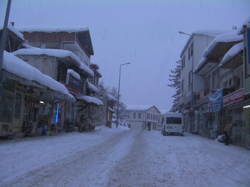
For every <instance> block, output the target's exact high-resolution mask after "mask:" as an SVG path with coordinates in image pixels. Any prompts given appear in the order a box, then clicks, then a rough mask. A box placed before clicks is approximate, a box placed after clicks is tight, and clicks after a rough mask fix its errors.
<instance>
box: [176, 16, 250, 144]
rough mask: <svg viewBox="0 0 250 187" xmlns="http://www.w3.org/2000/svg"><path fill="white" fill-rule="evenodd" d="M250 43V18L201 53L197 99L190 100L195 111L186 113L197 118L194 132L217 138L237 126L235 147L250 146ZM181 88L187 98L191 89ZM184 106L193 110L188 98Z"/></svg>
mask: <svg viewBox="0 0 250 187" xmlns="http://www.w3.org/2000/svg"><path fill="white" fill-rule="evenodd" d="M191 37H194V35H192V36H191ZM249 41H250V18H248V19H247V20H246V22H244V24H243V27H242V28H240V29H238V31H237V32H236V31H231V32H227V33H224V34H220V35H217V36H216V37H215V38H214V39H212V41H210V43H209V45H207V47H205V48H204V49H203V51H201V53H200V55H201V56H200V57H199V58H200V59H199V58H198V59H197V60H198V63H197V64H196V63H194V66H193V68H192V69H193V71H192V73H194V75H193V78H191V79H193V81H189V82H193V86H192V89H190V90H193V91H192V92H191V93H193V96H194V97H191V98H193V99H192V102H191V101H190V103H191V104H192V105H191V106H192V110H189V111H186V113H187V114H189V115H190V116H192V117H193V121H192V120H190V123H191V124H193V125H191V129H192V130H191V131H190V132H194V131H196V130H197V132H198V133H199V134H203V135H205V136H207V137H209V138H215V137H217V135H220V134H223V129H224V127H225V125H226V124H228V123H236V126H235V127H234V128H233V138H232V141H233V144H235V145H239V146H244V147H249V146H250V105H249V104H250V100H249V98H250V89H248V88H250V82H249V80H250V79H249V77H250V73H249V72H250V70H249V69H250V68H249V67H250V66H249V64H250V63H249V54H250V53H249ZM193 45H195V42H194V43H193ZM183 62H184V63H185V61H183ZM193 62H195V58H194V61H193ZM184 66H185V65H184ZM192 73H191V74H192ZM182 79H187V80H189V79H190V76H189V75H188V74H187V73H186V74H185V73H182ZM197 80H198V81H197ZM195 81H196V82H195ZM181 87H182V90H183V92H182V94H183V97H184V98H185V94H186V92H185V91H186V90H188V89H187V87H185V81H183V84H182V85H181ZM180 103H181V104H182V106H183V107H185V106H188V107H190V105H188V102H186V103H185V100H184V99H183V100H182V101H180ZM187 109H188V108H186V110H187ZM182 111H185V108H184V109H183V110H182Z"/></svg>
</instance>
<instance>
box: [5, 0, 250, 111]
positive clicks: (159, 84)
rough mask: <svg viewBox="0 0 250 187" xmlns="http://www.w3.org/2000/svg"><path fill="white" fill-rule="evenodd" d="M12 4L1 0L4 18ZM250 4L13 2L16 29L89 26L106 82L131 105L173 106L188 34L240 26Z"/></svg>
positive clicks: (236, 0) (219, 0) (227, 0)
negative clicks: (173, 79) (174, 73)
mask: <svg viewBox="0 0 250 187" xmlns="http://www.w3.org/2000/svg"><path fill="white" fill-rule="evenodd" d="M6 4H7V0H0V7H1V8H0V11H1V12H0V16H1V19H2V20H3V19H4V14H3V13H4V11H5V9H4V8H3V7H6ZM249 10H250V1H249V0H209V1H208V0H70V1H69V0H12V4H11V11H10V18H9V21H14V22H15V26H16V27H18V26H23V25H29V26H32V25H43V26H46V25H58V26H61V25H63V26H71V25H72V26H79V27H88V28H89V30H90V34H91V39H92V44H93V48H94V56H92V57H91V61H92V62H93V63H96V64H99V66H100V69H99V70H100V72H101V74H102V75H103V77H102V79H103V80H104V83H105V84H106V85H108V86H110V87H113V86H115V87H117V88H118V78H119V67H120V64H123V63H126V62H130V63H131V64H130V65H125V66H122V73H121V89H120V93H121V95H122V98H121V101H122V102H124V103H125V104H127V105H149V104H152V105H155V106H156V107H157V108H158V109H160V110H169V109H170V108H171V106H172V101H173V98H172V95H173V94H174V93H175V90H174V89H173V88H170V87H168V86H167V84H170V82H169V80H168V79H169V74H170V69H174V68H175V67H176V61H177V60H179V58H180V57H179V56H180V53H181V50H182V49H183V47H184V45H185V43H186V41H187V39H188V36H187V35H181V34H179V33H178V31H184V32H186V33H192V32H193V31H196V30H200V29H228V30H232V27H233V26H237V27H238V26H240V25H241V23H242V22H243V21H245V19H246V18H247V17H248V16H250V11H249Z"/></svg>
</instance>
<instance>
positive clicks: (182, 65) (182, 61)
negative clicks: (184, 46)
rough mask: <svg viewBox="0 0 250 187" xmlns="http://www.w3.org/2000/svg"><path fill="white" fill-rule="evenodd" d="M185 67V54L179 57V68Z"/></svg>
mask: <svg viewBox="0 0 250 187" xmlns="http://www.w3.org/2000/svg"><path fill="white" fill-rule="evenodd" d="M184 67H185V56H183V57H182V59H181V69H183V68H184Z"/></svg>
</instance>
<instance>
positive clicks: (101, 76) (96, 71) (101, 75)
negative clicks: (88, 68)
mask: <svg viewBox="0 0 250 187" xmlns="http://www.w3.org/2000/svg"><path fill="white" fill-rule="evenodd" d="M95 71H96V72H97V73H98V74H99V75H100V76H101V77H102V74H101V73H100V71H99V70H97V69H96V70H95Z"/></svg>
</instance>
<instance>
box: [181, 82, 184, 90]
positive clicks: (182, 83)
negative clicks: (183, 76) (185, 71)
mask: <svg viewBox="0 0 250 187" xmlns="http://www.w3.org/2000/svg"><path fill="white" fill-rule="evenodd" d="M183 91H184V80H182V81H181V92H183Z"/></svg>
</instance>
